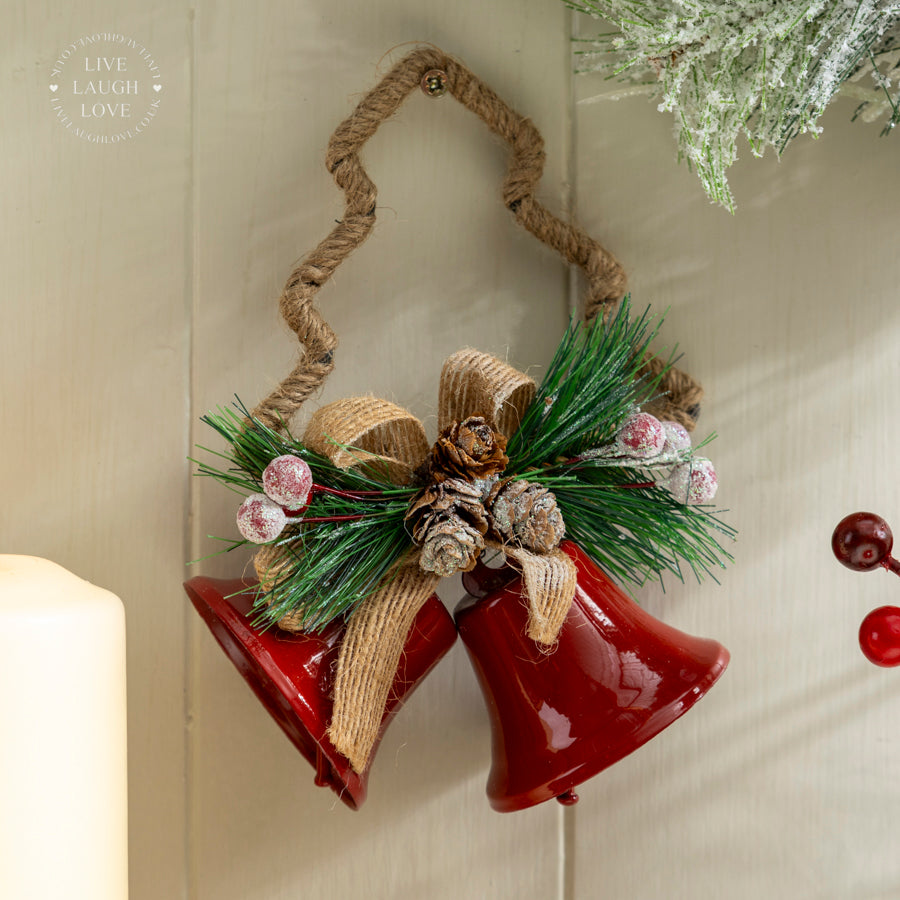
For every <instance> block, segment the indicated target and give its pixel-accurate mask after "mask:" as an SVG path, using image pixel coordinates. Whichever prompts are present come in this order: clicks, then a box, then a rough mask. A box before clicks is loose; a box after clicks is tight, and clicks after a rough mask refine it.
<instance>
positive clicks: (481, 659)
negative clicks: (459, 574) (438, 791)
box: [455, 541, 729, 812]
mask: <svg viewBox="0 0 900 900" xmlns="http://www.w3.org/2000/svg"><path fill="white" fill-rule="evenodd" d="M562 549H563V550H564V551H565V552H566V553H567V554H568V555H569V556H570V557H571V558H572V559H573V560H574V562H575V565H576V567H577V570H578V588H577V591H576V595H575V599H574V601H573V603H572V607H571V609H570V611H569V615H568V617H567V619H566V621H565V623H564V624H563V627H562V630H561V632H560V635H559V641H558V643H557V646H556V647H555V649H554V650H553V651H552V652H549V653H544V652H542V651H541V649H540V648H539V647H538V645H537V644H535V643H534V641H532V640H531V639H530V638H528V637H527V635H526V634H525V626H526V619H527V610H526V607H525V603H524V602H523V597H522V594H523V586H522V582H521V580H520V579H519V578H518V577H515V578H514V579H513V580H512V581H509V582H508V583H507V584H506V585H505V586H503V587H497V583H498V579H499V578H500V577H501V576H499V575H498V574H497V570H484V569H476V570H475V571H474V572H473V573H470V575H469V577H468V578H466V579H465V584H466V586H467V589H470V590H471V588H473V587H474V588H475V589H476V590H477V591H478V592H479V593H482V591H480V590H479V583H480V582H481V580H482V579H485V580H487V581H488V582H490V583H492V588H491V589H490V592H489V593H486V596H484V597H483V598H481V599H477V598H476V597H474V596H470V597H468V598H467V599H465V600H463V601H462V602H461V603H460V604H459V606H457V608H456V613H455V617H456V624H457V627H458V629H459V633H460V636H461V637H462V639H463V642H464V644H465V645H466V649H467V651H468V653H469V656H470V658H471V660H472V664H473V666H474V668H475V672H476V674H477V676H478V680H479V682H480V685H481V688H482V691H483V693H484V697H485V701H486V703H487V706H488V711H489V714H490V719H491V734H492V744H493V747H492V750H493V765H492V768H491V772H490V775H489V777H488V784H487V794H488V798H489V800H490V803H491V806H492V807H493V808H494V809H495V810H498V811H499V812H513V811H515V810H520V809H525V808H527V807H529V806H534V805H535V804H537V803H541V802H543V801H545V800H550V799H553V798H557V799H559V800H560V802H563V803H567V804H568V803H573V802H575V800H576V799H577V795H576V794H575V793H574V791H573V790H572V789H573V788H574V787H576V786H577V785H579V784H581V783H582V782H584V781H586V780H587V779H588V778H591V777H592V776H593V775H596V774H597V773H598V772H600V771H601V770H603V769H605V768H607V767H608V766H611V765H612V764H613V763H615V762H617V761H618V760H620V759H622V758H623V757H624V756H627V755H628V754H629V753H631V752H632V751H633V750H636V749H637V748H638V747H640V746H641V745H642V744H644V743H645V742H646V741H648V740H650V738H652V737H653V736H654V735H656V734H658V733H659V732H660V731H662V730H663V729H664V728H665V727H666V726H668V725H670V724H671V723H672V722H674V721H675V720H676V719H678V718H679V717H680V716H682V715H684V713H686V712H687V711H688V710H689V709H690V708H691V707H692V706H693V705H694V704H695V703H696V702H697V701H698V700H699V699H700V698H701V697H702V696H703V695H704V694H705V693H706V692H707V691H708V690H709V689H710V687H711V686H712V685H713V683H714V682H715V681H716V680H717V679H718V677H719V676H720V675H721V674H722V672H723V671H724V670H725V667H726V666H727V664H728V660H729V654H728V651H727V650H726V649H725V648H724V647H723V646H722V645H721V644H719V643H718V642H716V641H713V640H707V639H704V638H697V637H692V636H691V635H687V634H684V633H683V632H681V631H678V630H676V629H674V628H671V627H669V626H668V625H665V624H664V623H662V622H660V621H659V620H658V619H655V618H654V617H653V616H651V615H650V614H649V613H647V612H645V611H644V610H643V609H641V608H640V607H639V606H638V605H637V604H636V603H635V602H634V601H633V600H631V599H629V598H628V597H627V596H626V595H625V594H624V593H623V592H622V591H621V590H620V589H619V588H618V587H617V586H616V585H615V584H614V583H613V582H612V581H611V580H610V579H609V578H608V577H607V576H606V575H605V574H604V573H603V572H602V571H601V570H600V569H598V568H597V566H596V565H595V564H594V563H593V562H592V561H591V559H590V558H589V557H588V556H587V555H586V554H585V553H583V552H582V551H581V550H580V549H579V548H578V547H577V546H576V545H575V544H573V543H571V542H568V541H567V542H565V543H564V544H563V545H562ZM506 578H509V573H508V572H507V574H506Z"/></svg>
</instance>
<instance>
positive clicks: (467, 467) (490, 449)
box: [428, 416, 509, 481]
mask: <svg viewBox="0 0 900 900" xmlns="http://www.w3.org/2000/svg"><path fill="white" fill-rule="evenodd" d="M505 450H506V438H505V437H504V436H503V435H502V434H500V432H499V431H494V429H493V428H492V427H491V423H490V422H489V421H488V420H487V419H485V418H484V416H469V417H468V418H467V419H463V420H462V422H453V423H451V424H450V425H449V426H447V428H445V429H444V430H443V431H442V432H441V434H440V436H439V437H438V439H437V443H435V445H434V447H433V448H432V450H431V457H430V458H429V460H428V465H429V468H430V474H431V478H432V480H434V481H444V480H445V479H447V478H465V479H468V480H469V481H472V480H474V479H476V478H489V477H490V476H491V475H497V474H498V473H499V472H502V471H503V470H504V469H505V468H506V465H507V463H508V462H509V459H508V458H507V456H506V453H505V452H504V451H505Z"/></svg>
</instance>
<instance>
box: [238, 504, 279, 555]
mask: <svg viewBox="0 0 900 900" xmlns="http://www.w3.org/2000/svg"><path fill="white" fill-rule="evenodd" d="M286 523H287V516H286V515H285V514H284V510H283V509H282V508H281V507H280V506H279V505H278V504H277V503H275V502H274V501H273V500H270V499H269V498H268V497H267V496H266V495H265V494H251V495H250V496H249V497H247V498H246V499H245V500H244V502H243V503H242V504H241V505H240V507H238V511H237V527H238V531H240V533H241V534H242V535H243V536H244V537H245V538H246V539H247V540H248V541H252V542H253V543H254V544H265V543H268V542H269V541H273V540H275V538H277V537H278V535H279V534H281V532H282V531H284V526H285V524H286Z"/></svg>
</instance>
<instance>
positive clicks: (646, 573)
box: [529, 461, 735, 585]
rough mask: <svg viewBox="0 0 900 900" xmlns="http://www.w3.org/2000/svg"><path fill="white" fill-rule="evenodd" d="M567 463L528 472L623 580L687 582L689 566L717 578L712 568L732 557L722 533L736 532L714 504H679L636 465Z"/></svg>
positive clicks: (576, 536)
mask: <svg viewBox="0 0 900 900" xmlns="http://www.w3.org/2000/svg"><path fill="white" fill-rule="evenodd" d="M568 469H569V470H568V472H567V473H566V474H560V473H559V472H557V473H555V474H554V473H551V472H550V471H549V470H547V471H545V472H538V473H534V474H532V475H530V476H529V478H530V480H532V481H537V482H539V483H540V484H542V485H544V486H545V487H546V488H548V489H549V490H551V491H553V493H554V494H555V496H556V502H557V504H558V505H559V508H560V510H561V511H562V514H563V519H564V520H565V523H566V535H567V537H569V538H571V539H572V540H574V541H575V542H576V543H577V544H579V545H580V546H581V547H582V548H583V549H584V550H585V551H586V552H587V553H588V554H589V555H590V556H592V557H593V558H594V560H595V561H596V562H597V563H598V564H599V565H601V566H602V567H603V568H604V569H605V570H606V571H608V572H609V573H611V574H612V575H613V576H614V577H616V578H617V579H619V580H620V581H627V582H631V583H632V584H635V585H641V584H644V583H645V582H646V581H647V580H648V579H650V580H655V579H659V580H660V581H661V580H662V578H661V576H662V573H664V572H669V573H670V574H672V575H674V576H675V577H676V578H678V579H679V580H681V581H683V580H684V568H685V567H686V568H687V569H689V570H690V571H691V572H692V573H693V574H694V576H695V577H696V578H697V580H698V581H699V580H702V578H703V577H704V576H707V575H709V576H711V577H712V578H713V579H715V575H714V574H713V571H714V570H715V569H722V568H725V565H726V563H727V562H730V561H731V560H732V557H731V555H730V554H729V553H728V551H727V550H725V549H724V547H723V546H722V545H721V543H720V539H728V540H733V539H734V537H735V532H734V530H733V529H732V528H730V527H729V526H728V525H726V524H725V523H723V522H722V521H721V520H719V519H718V518H717V517H716V515H715V514H714V513H712V512H710V511H709V509H708V508H706V507H701V506H688V505H685V504H682V503H678V502H677V501H676V500H675V499H674V497H673V496H672V495H671V494H670V493H669V492H668V491H667V490H665V489H664V488H662V487H659V486H657V485H655V484H652V481H651V482H648V483H641V482H640V481H639V478H640V475H639V474H636V473H635V470H634V469H618V468H609V467H606V466H602V465H593V464H592V463H591V462H588V461H582V462H577V463H574V464H572V465H570V466H569V467H568ZM636 484H637V485H640V486H636Z"/></svg>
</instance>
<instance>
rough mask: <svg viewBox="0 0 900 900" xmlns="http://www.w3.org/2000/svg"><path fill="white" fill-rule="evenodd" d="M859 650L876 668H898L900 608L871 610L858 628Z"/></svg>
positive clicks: (899, 663)
mask: <svg viewBox="0 0 900 900" xmlns="http://www.w3.org/2000/svg"><path fill="white" fill-rule="evenodd" d="M859 648H860V650H862V652H863V654H864V655H865V657H866V659H867V660H869V662H872V663H875V665H876V666H885V667H892V666H900V607H897V606H879V607H878V609H873V610H872V612H870V613H869V614H868V615H867V616H866V617H865V618H864V619H863V620H862V624H861V625H860V626H859Z"/></svg>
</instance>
